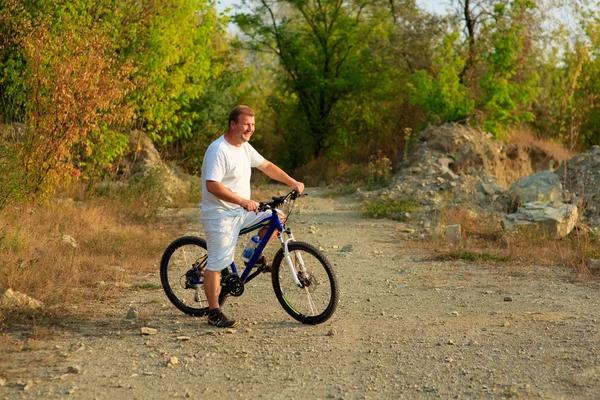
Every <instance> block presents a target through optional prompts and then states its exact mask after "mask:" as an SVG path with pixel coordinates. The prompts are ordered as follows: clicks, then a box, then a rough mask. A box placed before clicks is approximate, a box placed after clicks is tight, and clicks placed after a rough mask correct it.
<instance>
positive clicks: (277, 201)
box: [258, 190, 308, 211]
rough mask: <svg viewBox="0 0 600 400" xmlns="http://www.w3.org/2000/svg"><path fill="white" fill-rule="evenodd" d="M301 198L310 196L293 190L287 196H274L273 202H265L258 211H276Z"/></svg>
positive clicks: (259, 205) (261, 203) (259, 206)
mask: <svg viewBox="0 0 600 400" xmlns="http://www.w3.org/2000/svg"><path fill="white" fill-rule="evenodd" d="M300 196H308V194H306V193H298V192H297V191H295V190H292V191H291V192H289V193H288V194H286V195H285V196H278V197H277V196H273V197H272V199H273V200H272V201H263V202H260V203H259V204H258V211H267V210H274V209H276V208H277V207H279V206H280V205H282V204H285V203H287V202H288V201H290V200H291V201H294V200H296V199H297V198H298V197H300Z"/></svg>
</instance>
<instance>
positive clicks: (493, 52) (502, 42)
mask: <svg viewBox="0 0 600 400" xmlns="http://www.w3.org/2000/svg"><path fill="white" fill-rule="evenodd" d="M534 8H535V3H534V2H533V1H531V0H511V1H509V2H508V4H504V3H497V4H496V5H495V6H494V14H493V19H494V22H493V24H491V26H490V29H491V30H492V34H491V39H490V41H491V47H490V51H489V52H487V53H486V54H484V55H483V59H484V61H485V62H486V64H487V72H486V74H485V75H484V76H483V78H482V79H481V81H480V84H479V86H480V89H481V98H480V99H479V102H478V106H479V107H480V109H481V110H482V111H483V119H482V127H483V129H485V130H487V131H489V132H491V133H492V134H494V136H496V137H498V136H500V135H501V134H502V132H503V130H504V128H505V127H507V126H509V125H510V124H515V123H522V122H527V121H533V119H534V115H533V113H532V112H531V109H530V108H531V104H532V103H533V101H534V100H535V98H536V96H537V94H538V88H537V87H536V84H537V81H538V78H539V77H538V75H537V74H536V73H535V72H533V71H531V70H528V69H527V61H528V59H527V56H528V54H527V51H528V49H529V48H530V45H531V38H529V37H528V29H527V23H526V22H527V20H528V18H530V14H529V11H530V10H532V9H534Z"/></svg>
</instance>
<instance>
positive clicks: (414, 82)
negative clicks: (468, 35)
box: [409, 32, 474, 124]
mask: <svg viewBox="0 0 600 400" xmlns="http://www.w3.org/2000/svg"><path fill="white" fill-rule="evenodd" d="M457 40H458V32H454V33H451V34H449V35H448V36H447V37H446V38H445V39H444V40H443V42H442V44H441V45H440V46H439V47H438V49H437V56H436V58H435V61H434V62H435V72H434V75H431V74H429V73H427V72H426V71H424V70H420V71H417V72H415V73H414V74H413V75H412V76H411V83H410V85H409V88H410V95H411V103H413V104H416V105H418V106H419V107H421V108H422V109H423V110H424V111H425V112H426V113H427V115H428V117H429V121H430V122H433V123H437V124H441V123H445V122H451V121H459V120H462V119H465V118H467V117H468V116H470V115H471V114H472V112H473V106H474V101H473V99H472V98H471V95H470V93H469V92H468V90H467V88H466V87H465V86H463V85H462V84H461V79H460V75H461V71H463V70H464V65H465V61H464V60H463V59H462V58H461V57H460V55H457V54H455V53H454V49H455V47H456V45H455V43H456V42H457Z"/></svg>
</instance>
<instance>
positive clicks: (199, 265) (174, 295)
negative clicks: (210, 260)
mask: <svg viewBox="0 0 600 400" xmlns="http://www.w3.org/2000/svg"><path fill="white" fill-rule="evenodd" d="M207 256H208V252H207V251H206V240H204V239H202V238H199V237H196V236H184V237H181V238H179V239H176V240H175V241H174V242H173V243H171V244H170V245H169V246H168V247H167V248H166V249H165V252H164V253H163V256H162V259H161V262H160V281H161V284H162V287H163V289H164V290H165V293H166V295H167V297H168V298H169V300H170V301H171V303H173V305H175V307H177V308H178V309H179V310H181V311H183V312H184V313H186V314H190V315H194V316H198V317H200V316H203V315H205V314H206V313H208V310H209V308H208V300H207V299H206V295H205V294H204V268H205V267H206V257H207ZM225 298H226V296H223V295H221V296H219V303H220V304H223V303H224V302H225Z"/></svg>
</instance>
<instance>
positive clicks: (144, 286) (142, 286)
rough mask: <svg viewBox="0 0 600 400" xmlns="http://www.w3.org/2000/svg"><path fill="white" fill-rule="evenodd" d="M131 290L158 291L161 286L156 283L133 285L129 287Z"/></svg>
mask: <svg viewBox="0 0 600 400" xmlns="http://www.w3.org/2000/svg"><path fill="white" fill-rule="evenodd" d="M131 288H132V289H150V290H152V289H160V288H161V286H160V285H157V284H156V283H134V284H133V285H131Z"/></svg>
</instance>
